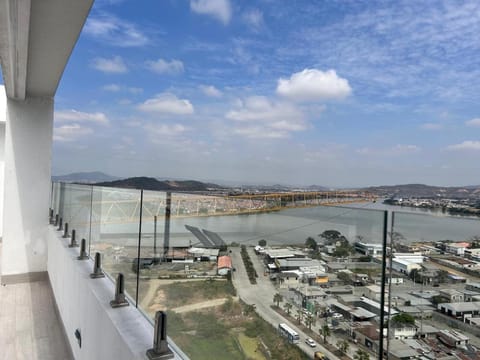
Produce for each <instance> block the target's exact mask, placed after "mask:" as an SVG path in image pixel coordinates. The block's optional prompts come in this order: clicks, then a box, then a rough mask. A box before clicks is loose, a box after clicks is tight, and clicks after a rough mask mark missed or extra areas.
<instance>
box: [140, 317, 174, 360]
mask: <svg viewBox="0 0 480 360" xmlns="http://www.w3.org/2000/svg"><path fill="white" fill-rule="evenodd" d="M147 357H148V358H149V359H150V360H164V359H173V357H174V354H173V352H172V350H170V349H169V348H168V343H167V314H166V313H165V312H163V311H157V313H156V314H155V332H154V335H153V348H152V349H148V350H147Z"/></svg>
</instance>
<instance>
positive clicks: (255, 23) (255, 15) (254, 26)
mask: <svg viewBox="0 0 480 360" xmlns="http://www.w3.org/2000/svg"><path fill="white" fill-rule="evenodd" d="M242 18H243V21H245V23H246V24H247V25H248V26H249V27H250V29H251V30H254V31H258V30H260V29H261V28H262V27H263V26H264V22H263V13H262V12H261V11H260V10H258V9H252V10H249V11H246V12H245V13H243V16H242Z"/></svg>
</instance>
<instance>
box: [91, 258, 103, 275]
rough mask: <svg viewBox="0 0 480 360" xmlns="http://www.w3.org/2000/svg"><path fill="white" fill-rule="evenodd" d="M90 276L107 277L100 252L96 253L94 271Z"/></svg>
mask: <svg viewBox="0 0 480 360" xmlns="http://www.w3.org/2000/svg"><path fill="white" fill-rule="evenodd" d="M90 277H91V278H92V279H98V278H103V277H105V274H104V273H103V270H102V255H101V254H100V253H99V252H97V253H95V263H94V264H93V272H92V273H91V274H90Z"/></svg>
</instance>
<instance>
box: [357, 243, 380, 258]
mask: <svg viewBox="0 0 480 360" xmlns="http://www.w3.org/2000/svg"><path fill="white" fill-rule="evenodd" d="M353 246H354V247H355V250H356V251H358V252H359V253H362V254H364V255H372V256H377V255H381V254H382V249H383V246H382V244H370V243H364V242H361V241H357V242H355V244H354V245H353Z"/></svg>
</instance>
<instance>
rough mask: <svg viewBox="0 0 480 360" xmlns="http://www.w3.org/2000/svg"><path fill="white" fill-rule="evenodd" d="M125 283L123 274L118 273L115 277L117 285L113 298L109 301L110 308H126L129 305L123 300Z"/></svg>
mask: <svg viewBox="0 0 480 360" xmlns="http://www.w3.org/2000/svg"><path fill="white" fill-rule="evenodd" d="M124 289H125V281H124V278H123V274H122V273H119V274H118V276H117V283H116V284H115V298H114V299H113V300H112V301H110V306H111V307H112V308H117V307H122V306H128V305H130V304H129V303H128V301H127V299H126V298H125V290H124Z"/></svg>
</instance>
